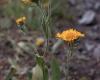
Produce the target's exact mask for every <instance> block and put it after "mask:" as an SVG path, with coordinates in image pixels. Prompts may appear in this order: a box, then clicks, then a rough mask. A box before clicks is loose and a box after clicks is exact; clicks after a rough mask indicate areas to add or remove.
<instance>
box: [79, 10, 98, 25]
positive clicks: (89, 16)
mask: <svg viewBox="0 0 100 80" xmlns="http://www.w3.org/2000/svg"><path fill="white" fill-rule="evenodd" d="M95 17H96V13H95V12H94V11H92V10H89V11H86V12H85V13H84V15H83V16H82V18H81V19H80V20H79V21H78V23H79V24H84V25H88V24H91V23H93V21H94V20H95Z"/></svg>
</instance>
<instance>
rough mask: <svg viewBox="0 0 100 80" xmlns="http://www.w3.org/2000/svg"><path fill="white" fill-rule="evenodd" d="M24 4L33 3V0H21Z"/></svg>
mask: <svg viewBox="0 0 100 80" xmlns="http://www.w3.org/2000/svg"><path fill="white" fill-rule="evenodd" d="M21 1H22V2H23V3H24V4H31V3H32V0H21Z"/></svg>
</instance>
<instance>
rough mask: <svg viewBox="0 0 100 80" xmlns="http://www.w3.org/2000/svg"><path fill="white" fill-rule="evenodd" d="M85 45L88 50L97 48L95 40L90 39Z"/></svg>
mask: <svg viewBox="0 0 100 80" xmlns="http://www.w3.org/2000/svg"><path fill="white" fill-rule="evenodd" d="M85 47H86V49H87V51H91V50H93V49H94V48H95V45H94V43H93V42H91V41H88V42H86V43H85Z"/></svg>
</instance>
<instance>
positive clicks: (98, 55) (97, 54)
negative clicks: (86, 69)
mask: <svg viewBox="0 0 100 80" xmlns="http://www.w3.org/2000/svg"><path fill="white" fill-rule="evenodd" d="M93 56H94V58H96V59H97V60H100V44H98V46H97V47H96V48H95V49H94V51H93Z"/></svg>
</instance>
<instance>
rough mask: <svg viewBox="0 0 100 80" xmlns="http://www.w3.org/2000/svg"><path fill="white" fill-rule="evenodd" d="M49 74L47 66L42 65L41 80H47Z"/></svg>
mask: <svg viewBox="0 0 100 80" xmlns="http://www.w3.org/2000/svg"><path fill="white" fill-rule="evenodd" d="M48 78H49V76H48V69H47V67H44V70H43V80H48Z"/></svg>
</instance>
